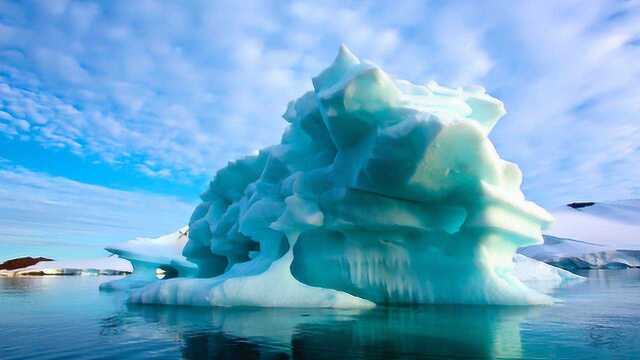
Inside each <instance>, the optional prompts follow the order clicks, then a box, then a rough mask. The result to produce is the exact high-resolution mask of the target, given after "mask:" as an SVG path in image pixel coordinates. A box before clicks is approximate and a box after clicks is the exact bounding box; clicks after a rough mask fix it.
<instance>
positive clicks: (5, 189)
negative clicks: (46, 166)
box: [0, 162, 193, 257]
mask: <svg viewBox="0 0 640 360" xmlns="http://www.w3.org/2000/svg"><path fill="white" fill-rule="evenodd" d="M0 184H2V187H1V188H0V245H3V246H13V247H21V246H41V247H43V248H45V249H46V248H47V246H48V247H54V245H55V246H56V247H57V246H72V247H80V248H85V249H84V250H86V251H93V253H96V250H98V249H101V248H102V247H103V246H104V245H106V244H108V243H111V242H114V241H124V240H128V239H131V238H134V237H137V236H141V235H148V236H153V235H162V234H164V233H166V232H170V231H173V230H175V229H176V228H178V227H179V226H182V225H184V224H185V223H186V222H188V218H189V215H190V213H191V210H192V208H193V204H189V203H185V202H184V201H180V200H178V199H175V198H172V197H167V196H159V195H154V194H147V193H143V192H131V191H120V190H113V189H109V188H105V187H102V186H95V185H89V184H84V183H80V182H76V181H72V180H68V179H65V178H61V177H53V176H49V175H46V174H43V173H38V172H34V171H29V170H27V169H24V168H20V167H15V166H13V165H11V164H9V163H7V162H0ZM2 257H4V254H3V256H2Z"/></svg>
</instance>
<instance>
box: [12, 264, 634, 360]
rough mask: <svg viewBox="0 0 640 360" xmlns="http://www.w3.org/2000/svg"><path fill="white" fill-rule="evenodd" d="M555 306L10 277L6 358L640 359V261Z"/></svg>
mask: <svg viewBox="0 0 640 360" xmlns="http://www.w3.org/2000/svg"><path fill="white" fill-rule="evenodd" d="M581 275H585V276H586V277H587V279H586V280H585V281H580V282H576V283H573V284H571V285H569V286H563V287H560V288H557V289H554V290H553V291H552V293H550V295H551V296H553V297H555V298H557V299H559V300H561V301H562V302H560V303H556V304H554V305H551V306H534V307H500V306H423V307H384V306H379V307H377V308H374V309H370V310H354V309H351V310H336V309H334V310H331V309H313V310H312V309H273V308H242V307H238V308H210V307H201V308H199V307H163V306H152V305H150V306H143V305H127V304H126V294H124V293H121V292H109V293H106V292H100V291H98V287H99V284H100V283H101V282H104V281H108V280H111V279H113V278H112V277H102V276H95V277H94V276H65V277H55V276H54V277H46V276H39V277H20V278H0V339H1V340H0V359H2V360H18V359H20V360H22V359H39V360H40V359H42V360H49V359H178V358H181V357H182V358H186V359H203V358H204V359H207V358H209V359H211V358H213V359H215V358H233V359H236V358H238V359H255V358H261V359H281V358H294V359H301V358H304V359H308V358H311V359H322V358H326V359H334V358H377V359H391V358H427V359H429V358H456V359H461V358H463V359H468V358H473V359H477V358H509V359H511V358H525V359H572V360H573V359H640V336H638V334H639V333H638V325H637V324H639V323H640V269H629V270H616V271H613V270H609V271H605V270H599V271H590V272H585V273H582V274H581Z"/></svg>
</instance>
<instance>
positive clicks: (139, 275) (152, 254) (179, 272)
mask: <svg viewBox="0 0 640 360" xmlns="http://www.w3.org/2000/svg"><path fill="white" fill-rule="evenodd" d="M188 233H189V227H188V226H184V227H182V228H181V229H178V230H177V231H175V232H173V233H170V234H166V235H163V236H161V237H158V238H137V239H133V240H129V241H127V242H124V243H120V244H115V245H111V246H108V247H106V248H105V250H107V251H108V252H110V253H112V254H114V255H117V256H118V257H119V258H121V259H123V260H122V261H125V260H126V261H128V262H130V263H131V265H130V266H131V268H133V272H132V273H131V274H130V275H128V276H126V277H124V278H122V279H118V280H113V281H109V282H105V283H102V284H100V290H103V291H111V290H129V289H134V288H139V287H142V286H144V285H147V284H149V283H152V282H154V281H156V280H158V276H157V275H158V273H159V272H161V273H163V275H164V277H163V278H172V277H178V276H181V277H194V276H196V275H197V273H198V268H197V266H196V265H195V264H194V263H192V262H190V261H188V260H186V259H185V257H184V256H182V249H183V248H184V245H185V243H186V241H187V234H188Z"/></svg>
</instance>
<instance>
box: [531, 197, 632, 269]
mask: <svg viewBox="0 0 640 360" xmlns="http://www.w3.org/2000/svg"><path fill="white" fill-rule="evenodd" d="M553 216H554V217H555V219H556V221H555V222H554V223H553V225H552V226H551V227H549V229H547V230H546V231H545V236H544V244H538V245H533V246H528V247H525V248H521V249H520V250H519V252H520V253H522V254H524V255H527V256H529V257H532V258H535V259H537V260H540V261H544V262H547V263H549V264H552V265H556V266H560V267H563V268H565V269H570V270H573V269H600V268H606V269H612V268H628V267H640V200H619V201H610V202H580V203H571V204H568V205H566V206H563V207H561V208H559V209H556V210H554V211H553Z"/></svg>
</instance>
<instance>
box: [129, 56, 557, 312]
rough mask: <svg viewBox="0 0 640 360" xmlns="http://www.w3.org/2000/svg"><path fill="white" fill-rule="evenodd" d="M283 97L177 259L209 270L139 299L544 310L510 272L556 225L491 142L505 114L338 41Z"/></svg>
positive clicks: (205, 200)
mask: <svg viewBox="0 0 640 360" xmlns="http://www.w3.org/2000/svg"><path fill="white" fill-rule="evenodd" d="M313 86H314V90H313V91H310V92H308V93H306V94H304V95H303V96H302V97H300V98H299V99H297V100H296V101H293V102H291V103H290V104H289V106H288V109H287V111H286V112H285V114H284V118H285V120H286V121H287V122H289V127H288V129H287V130H286V131H285V133H284V135H283V137H282V141H281V143H280V144H278V145H275V146H272V147H268V148H266V149H263V150H262V151H260V152H259V154H258V155H256V156H249V157H246V158H243V159H240V160H238V161H235V162H231V163H229V164H228V165H227V166H226V167H225V168H223V169H221V170H220V171H218V173H217V174H216V176H215V178H214V179H213V180H212V181H211V183H210V185H209V188H208V189H207V191H206V192H205V193H204V194H202V196H201V198H202V203H201V204H200V205H199V206H198V207H197V208H196V209H195V211H194V213H193V215H192V218H191V220H190V224H189V240H188V242H187V244H186V245H185V248H184V250H183V255H184V256H185V257H186V258H187V260H188V261H191V262H193V263H195V264H197V265H198V267H199V275H198V276H199V277H200V278H191V279H185V278H175V279H169V280H165V281H156V282H153V283H151V284H149V285H146V286H145V287H143V288H140V289H135V290H133V291H132V292H131V295H130V301H132V302H136V303H157V304H181V305H209V306H211V305H217V306H234V305H246V306H285V307H370V306H374V305H375V304H424V303H447V304H514V305H515V304H546V303H550V302H551V298H550V297H548V296H546V295H544V294H542V293H540V292H538V291H536V290H533V289H531V288H529V287H527V286H526V285H525V284H523V283H522V282H521V281H520V280H519V279H518V278H517V277H516V276H515V274H514V272H513V268H514V263H513V256H514V254H515V252H516V249H517V248H518V247H520V246H526V245H533V244H539V243H542V235H541V228H543V227H545V226H546V225H547V224H549V223H550V222H551V220H552V218H551V216H550V215H549V214H547V212H546V211H545V210H543V209H542V208H540V207H538V206H537V205H535V204H533V203H531V202H528V201H526V200H525V198H524V195H523V194H522V192H521V191H520V183H521V180H522V174H521V172H520V169H519V168H518V167H517V165H515V164H513V163H510V162H507V161H504V160H502V159H500V157H499V156H498V153H497V152H496V149H495V148H494V146H493V144H492V143H491V141H490V140H489V138H488V135H489V133H490V131H491V129H492V128H493V126H494V125H495V124H496V122H497V121H498V119H499V118H500V117H501V116H502V115H503V114H504V113H505V110H504V106H503V104H502V103H501V102H500V101H499V100H497V99H495V98H493V97H491V96H489V95H487V94H486V93H485V92H484V90H483V89H481V88H478V87H470V88H458V89H449V88H446V87H442V86H439V85H437V84H436V83H434V82H431V83H429V84H427V85H426V86H422V85H414V84H411V83H409V82H407V81H403V80H394V79H392V78H391V77H390V76H389V75H387V74H386V73H385V72H383V71H382V70H381V69H380V68H379V67H377V66H376V65H374V64H372V63H369V62H366V61H360V60H359V59H358V58H356V57H355V56H354V55H353V54H352V53H351V52H350V51H349V50H348V49H347V48H346V47H344V46H343V47H341V49H340V52H339V54H338V56H337V58H336V59H335V61H334V62H333V64H332V65H331V66H330V67H329V68H327V69H326V70H325V71H323V72H322V73H321V74H320V75H318V76H317V77H315V78H314V79H313Z"/></svg>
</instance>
